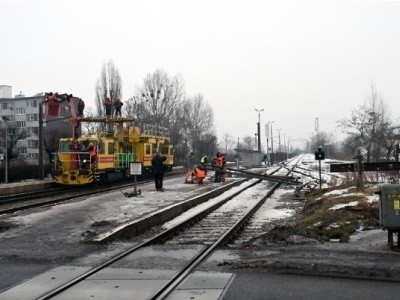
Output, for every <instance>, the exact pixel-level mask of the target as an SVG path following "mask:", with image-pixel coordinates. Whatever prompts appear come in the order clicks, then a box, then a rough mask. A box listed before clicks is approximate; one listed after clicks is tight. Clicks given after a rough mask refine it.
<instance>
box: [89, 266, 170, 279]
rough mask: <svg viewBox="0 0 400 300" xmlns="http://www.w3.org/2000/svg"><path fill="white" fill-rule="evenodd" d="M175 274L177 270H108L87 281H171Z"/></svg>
mask: <svg viewBox="0 0 400 300" xmlns="http://www.w3.org/2000/svg"><path fill="white" fill-rule="evenodd" d="M175 273H176V270H156V269H151V270H149V269H126V268H106V269H104V270H101V271H100V272H98V273H96V274H94V275H93V276H90V277H88V278H87V280H126V279H130V280H132V279H134V280H149V279H152V280H159V279H169V278H171V277H172V276H173V275H174V274H175Z"/></svg>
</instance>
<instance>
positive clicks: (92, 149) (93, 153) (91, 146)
mask: <svg viewBox="0 0 400 300" xmlns="http://www.w3.org/2000/svg"><path fill="white" fill-rule="evenodd" d="M88 150H89V155H90V162H91V163H92V164H93V163H94V162H95V161H96V156H97V151H96V147H95V146H94V144H93V143H90V144H89V147H88Z"/></svg>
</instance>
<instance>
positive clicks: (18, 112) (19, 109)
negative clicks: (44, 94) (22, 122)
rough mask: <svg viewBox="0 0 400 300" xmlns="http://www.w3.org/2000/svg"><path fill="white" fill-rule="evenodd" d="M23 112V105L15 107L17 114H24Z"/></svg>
mask: <svg viewBox="0 0 400 300" xmlns="http://www.w3.org/2000/svg"><path fill="white" fill-rule="evenodd" d="M24 114H25V108H23V107H18V108H17V115H19V116H20V115H24Z"/></svg>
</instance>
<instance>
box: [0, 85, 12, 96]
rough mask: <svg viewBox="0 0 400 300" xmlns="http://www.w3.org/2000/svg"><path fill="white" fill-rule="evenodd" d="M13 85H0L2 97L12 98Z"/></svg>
mask: <svg viewBox="0 0 400 300" xmlns="http://www.w3.org/2000/svg"><path fill="white" fill-rule="evenodd" d="M11 97H12V87H11V86H9V85H0V98H11Z"/></svg>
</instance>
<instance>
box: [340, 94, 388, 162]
mask: <svg viewBox="0 0 400 300" xmlns="http://www.w3.org/2000/svg"><path fill="white" fill-rule="evenodd" d="M339 125H340V126H341V127H342V128H343V130H344V132H346V133H347V134H349V138H350V139H353V140H354V141H355V142H358V144H357V145H354V147H358V148H360V149H361V150H362V153H364V154H365V156H366V160H367V162H370V161H371V159H373V160H375V161H378V160H380V159H381V157H382V156H386V155H387V154H386V152H387V148H388V144H390V142H389V139H390V137H389V135H388V132H389V130H388V129H389V126H390V121H389V117H388V113H387V109H386V105H385V104H384V102H383V100H382V97H379V96H378V93H377V92H376V90H375V89H374V86H371V95H370V96H369V98H368V99H367V100H366V101H365V102H364V104H362V105H360V106H359V107H358V108H357V109H354V110H353V111H352V113H351V117H350V118H348V119H343V120H340V121H339ZM351 144H353V143H351Z"/></svg>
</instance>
